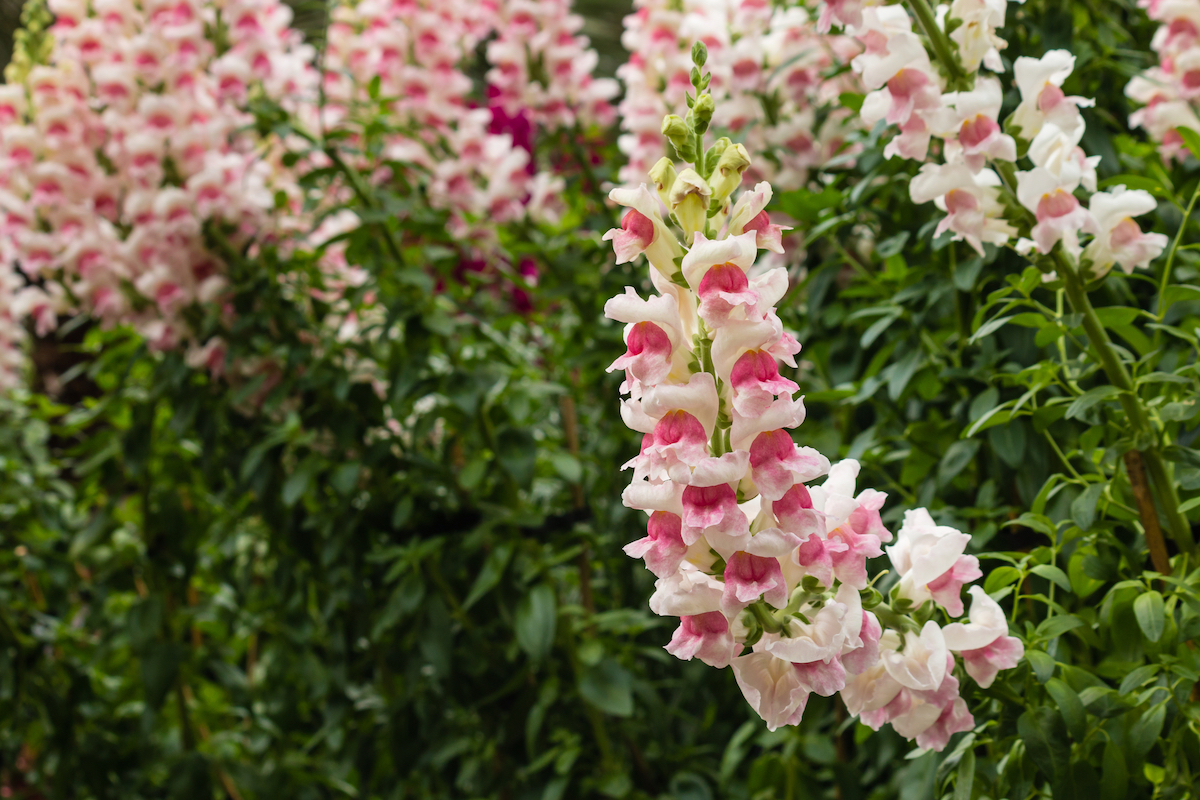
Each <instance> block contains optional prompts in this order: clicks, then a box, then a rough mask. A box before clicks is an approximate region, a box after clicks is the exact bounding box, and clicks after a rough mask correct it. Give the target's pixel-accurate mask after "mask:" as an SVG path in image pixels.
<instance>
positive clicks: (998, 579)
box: [983, 566, 1021, 594]
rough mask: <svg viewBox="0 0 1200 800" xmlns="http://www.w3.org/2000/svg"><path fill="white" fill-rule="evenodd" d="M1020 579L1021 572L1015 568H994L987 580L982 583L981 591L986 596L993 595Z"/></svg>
mask: <svg viewBox="0 0 1200 800" xmlns="http://www.w3.org/2000/svg"><path fill="white" fill-rule="evenodd" d="M1020 577H1021V570H1019V569H1017V568H1016V567H1008V566H1005V567H996V568H995V569H994V570H992V571H991V572H989V573H988V576H987V580H985V581H984V582H983V590H984V591H985V592H987V593H988V594H994V593H995V592H996V591H997V590H998V589H1003V588H1004V587H1005V586H1008V585H1009V584H1011V583H1015V582H1016V581H1017V579H1019V578H1020Z"/></svg>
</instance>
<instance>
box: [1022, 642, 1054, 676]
mask: <svg viewBox="0 0 1200 800" xmlns="http://www.w3.org/2000/svg"><path fill="white" fill-rule="evenodd" d="M1025 660H1026V661H1028V662H1029V666H1031V667H1033V674H1034V675H1036V676H1037V679H1038V683H1045V682H1046V681H1048V680H1050V676H1051V675H1053V674H1054V659H1053V658H1051V657H1050V656H1048V655H1047V654H1046V653H1045V651H1043V650H1026V651H1025Z"/></svg>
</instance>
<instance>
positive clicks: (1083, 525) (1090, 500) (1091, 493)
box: [1071, 483, 1106, 532]
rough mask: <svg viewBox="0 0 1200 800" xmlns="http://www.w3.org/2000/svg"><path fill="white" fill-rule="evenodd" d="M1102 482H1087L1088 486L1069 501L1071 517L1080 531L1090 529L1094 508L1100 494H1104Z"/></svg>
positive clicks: (1094, 517) (1093, 522)
mask: <svg viewBox="0 0 1200 800" xmlns="http://www.w3.org/2000/svg"><path fill="white" fill-rule="evenodd" d="M1105 485H1106V484H1103V483H1092V484H1088V487H1087V488H1086V489H1084V490H1083V492H1082V493H1081V494H1080V495H1079V497H1076V498H1075V500H1074V501H1072V503H1071V518H1072V519H1073V520H1075V524H1076V525H1078V526H1079V529H1080V530H1081V531H1085V532H1086V531H1090V530H1091V529H1092V525H1094V524H1095V522H1096V510H1097V507H1098V506H1099V505H1100V495H1102V494H1104V487H1105Z"/></svg>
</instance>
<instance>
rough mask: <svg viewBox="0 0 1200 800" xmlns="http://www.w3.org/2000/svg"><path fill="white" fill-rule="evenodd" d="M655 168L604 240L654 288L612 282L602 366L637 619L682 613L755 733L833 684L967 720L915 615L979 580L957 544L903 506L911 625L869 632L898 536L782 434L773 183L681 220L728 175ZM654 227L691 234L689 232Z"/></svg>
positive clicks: (900, 706)
mask: <svg viewBox="0 0 1200 800" xmlns="http://www.w3.org/2000/svg"><path fill="white" fill-rule="evenodd" d="M869 11H870V9H868V10H867V12H864V15H868V12H869ZM702 168H703V167H702V166H701V165H697V169H702ZM962 169H963V171H964V172H965V175H966V178H967V181H968V182H969V183H970V184H971V185H972V186H976V184H975V178H974V173H972V172H971V170H970V169H969V168H967V167H966V166H963V167H962ZM747 170H749V167H747ZM654 173H655V175H656V176H659V178H661V180H658V179H657V178H656V182H657V183H658V184H661V185H657V186H656V187H655V188H656V189H657V190H658V191H657V192H652V191H651V190H650V189H649V188H648V187H647V186H646V185H644V184H643V185H642V186H640V187H639V188H637V189H614V190H613V192H612V199H613V200H614V202H617V203H619V204H621V205H624V206H626V207H628V208H630V211H628V212H627V213H626V217H625V220H624V221H623V223H622V226H621V227H620V228H615V229H613V230H612V231H609V233H608V234H607V235H606V236H605V238H606V239H611V240H612V241H613V244H614V251H615V254H616V258H617V261H618V262H625V261H630V260H634V259H637V258H639V256H641V255H644V256H645V257H646V261H647V262H648V263H649V265H650V266H649V277H650V282H651V284H652V285H653V286H654V287H655V289H656V290H657V291H658V294H656V295H653V296H651V297H650V298H649V299H643V298H642V297H641V296H640V295H639V294H638V293H637V292H636V291H635V290H634V289H633V288H626V290H625V293H624V294H622V295H618V296H617V297H615V298H613V299H612V300H610V301H609V302H608V303H607V304H606V306H605V313H606V315H607V316H608V317H609V318H611V319H613V320H615V321H617V322H620V323H623V324H624V325H625V329H624V334H625V336H624V338H625V346H626V352H625V354H624V355H621V356H619V357H618V358H617V360H616V361H614V362H613V365H612V367H611V369H613V370H624V372H625V380H624V382H623V383H622V385H621V392H622V393H623V394H626V395H628V398H627V399H625V400H623V401H622V403H621V412H622V417H623V419H624V420H625V422H626V423H627V424H628V425H629V427H631V428H633V429H634V430H635V431H638V432H640V433H642V434H643V436H642V443H641V448H640V452H639V453H638V455H636V456H635V457H634V458H632V459H630V461H629V462H628V463H626V465H625V467H626V468H627V469H632V470H633V473H634V474H633V482H632V483H631V484H630V486H629V488H628V489H626V491H625V493H624V494H623V501H624V503H625V505H626V506H628V507H630V508H634V509H638V510H641V511H644V512H645V513H646V515H647V517H646V535H645V536H644V537H642V538H640V539H637V540H636V541H633V542H631V543H629V544H628V545H626V547H625V552H626V553H627V554H629V555H630V556H632V557H634V558H641V559H644V560H645V563H646V567H647V568H648V569H649V570H650V571H651V572H653V573H654V575H655V577H656V578H657V581H656V582H655V590H654V594H653V595H652V596H651V598H650V609H651V611H653V612H654V613H656V614H660V615H664V616H674V617H679V618H680V619H679V623H678V626H677V628H676V630H675V633H674V635H673V636H672V637H671V640H670V642H669V643H668V644H667V645H666V649H667V651H668V652H670V653H672V654H673V655H675V656H677V657H679V658H681V659H684V660H690V659H693V658H698V659H700V660H701V661H704V662H705V663H706V664H709V665H710V666H713V667H716V668H724V667H726V666H728V667H730V668H731V669H732V670H733V673H734V676H735V678H736V680H737V684H738V686H739V687H740V688H741V690H742V692H743V694H744V695H745V697H746V700H747V702H748V703H749V704H750V705H751V707H752V708H754V710H755V711H756V712H757V713H758V714H759V715H760V716H761V717H762V718H763V720H764V721H765V723H766V725H767V727H768V729H771V730H774V729H776V728H778V727H781V726H783V725H795V724H797V723H799V722H800V720H801V717H802V716H803V713H804V709H805V707H806V705H807V703H808V699H809V697H810V696H811V695H812V694H814V693H815V694H818V695H820V696H831V695H834V694H838V693H842V694H843V697H844V698H845V699H846V702H847V703H848V705H849V707H850V708H851V710H852V711H854V712H855V713H861V714H862V715H863V720H864V722H866V723H867V724H869V725H872V726H874V727H878V726H879V725H881V724H883V723H884V722H891V723H892V725H893V727H895V728H896V730H897V731H899V732H900V733H902V734H903V735H905V736H907V737H909V738H913V739H916V741H917V742H918V743H919V744H920V745H921V746H922V747H928V748H932V749H938V750H940V749H942V748H944V747H946V745H947V744H948V742H949V739H950V736H951V735H953V734H954V733H957V732H960V731H964V730H968V729H970V728H971V727H973V725H974V721H973V719H972V717H971V714H970V711H969V710H968V709H967V707H966V704H965V702H964V701H963V700H962V698H961V697H959V694H958V687H959V683H958V679H957V678H956V677H955V676H954V672H955V669H956V664H957V662H956V660H955V658H954V656H953V655H952V653H951V650H950V648H949V646H948V645H947V643H946V640H945V637H944V636H943V632H942V628H941V627H940V626H939V625H938V623H937V622H935V621H934V620H933V619H929V617H931V616H932V615H933V609H934V604H935V603H936V604H937V605H940V606H941V607H942V608H944V609H945V610H946V611H948V612H949V613H950V614H951V615H952V616H953V617H957V616H961V615H962V613H963V606H962V600H961V597H960V595H961V589H962V587H963V584H964V583H966V582H969V581H971V580H973V579H975V578H977V577H979V575H980V573H979V570H978V562H977V561H976V559H975V558H974V557H973V556H969V555H966V554H965V553H964V550H965V547H966V544H967V542H969V540H970V537H969V536H967V535H966V534H963V533H961V532H959V531H957V530H954V529H953V528H948V527H944V526H938V525H936V524H934V522H933V520H932V518H931V516H930V515H929V513H928V512H927V511H925V510H924V509H917V510H915V511H910V512H909V513H908V515H907V516H906V519H905V525H904V527H903V528H902V529H901V534H900V539H899V540H898V541H897V542H896V544H895V545H893V546H892V547H889V548H888V553H889V555H890V556H891V558H892V562H893V567H894V569H895V571H896V572H897V573H898V574H899V575H900V580H899V582H898V583H897V584H896V586H895V588H893V589H892V591H891V597H892V602H893V603H895V604H896V608H907V609H910V610H911V612H912V613H913V614H914V615H916V614H919V615H921V617H922V619H923V620H924V622H923V625H919V624H918V622H917V621H916V620H915V619H913V618H912V617H903V616H902V615H901V613H900V612H898V611H891V610H889V613H888V614H887V615H885V617H884V619H886V621H887V624H886V625H884V624H883V623H882V622H881V618H880V617H878V616H877V615H876V614H875V613H873V612H872V610H871V609H870V608H864V597H871V598H874V599H875V600H877V599H878V595H877V594H875V593H874V590H873V589H871V588H870V575H869V572H868V566H867V564H868V561H869V559H871V558H875V557H877V556H880V555H882V554H883V545H884V544H886V543H889V542H891V541H892V538H893V537H892V534H891V532H890V531H889V530H888V529H887V527H886V526H885V524H884V522H883V517H882V515H881V512H882V510H883V506H884V503H885V501H886V499H887V496H886V495H885V494H883V493H882V492H877V491H875V490H873V489H870V488H866V489H863V488H859V487H858V485H857V484H858V482H859V481H858V479H859V471H860V470H859V464H858V462H856V461H853V460H849V459H848V460H845V461H841V462H838V463H836V464H830V462H829V460H828V459H826V458H825V457H824V456H823V455H821V454H820V453H819V452H817V451H816V450H815V449H813V448H811V447H803V446H800V445H799V444H797V440H796V433H795V429H796V428H798V427H799V426H800V425H801V423H803V421H804V404H803V398H800V397H797V396H796V392H797V391H798V388H799V387H798V385H797V383H796V382H795V380H794V379H793V378H794V376H795V371H796V369H797V362H796V360H795V356H796V355H797V354H798V353H799V352H800V344H799V343H798V342H797V341H796V340H795V338H794V337H793V336H791V335H790V334H789V333H787V332H786V331H785V330H784V328H783V325H782V323H781V322H780V320H779V317H778V315H777V313H776V311H775V305H776V304H777V303H778V302H779V301H780V300H781V299H782V298H783V296H784V295H785V294H786V292H787V288H788V283H789V281H788V277H787V273H786V272H785V271H784V270H783V269H780V268H775V269H766V270H763V269H762V268H761V266H760V265H759V264H758V263H757V262H758V253H759V250H760V249H773V248H774V247H776V246H778V245H780V239H779V237H778V235H777V234H776V233H775V230H776V226H775V225H774V224H773V223H772V222H771V220H770V217H769V215H768V214H767V212H766V211H765V207H766V204H767V202H768V201H769V199H770V196H771V187H770V185H769V184H767V183H765V182H760V183H759V184H757V185H756V186H754V187H753V188H748V189H745V190H744V191H743V192H742V193H741V196H740V197H737V198H736V199H735V198H729V201H728V202H726V203H724V204H722V205H720V206H717V207H716V208H714V209H712V210H711V212H706V213H705V214H703V215H702V216H701V218H700V219H699V220H698V221H697V220H691V219H688V217H687V214H686V213H680V210H681V208H683V206H684V204H685V203H689V202H695V201H694V200H693V199H692V198H694V197H695V193H694V192H690V191H689V188H695V187H699V186H703V185H710V186H711V185H713V184H714V182H715V181H718V180H724V178H720V177H717V176H706V175H703V174H700V173H699V172H697V171H696V170H694V169H688V170H676V169H675V167H674V165H673V164H663V163H662V162H660V163H659V164H657V165H656V167H655V171H654ZM672 177H673V179H674V181H675V185H668V182H669V180H670V179H671V178H672ZM706 182H707V184H706ZM713 194H714V195H719V191H714V193H713ZM664 203H665V204H667V206H668V207H664V206H663V205H662V204H664ZM668 220H676V221H680V222H681V223H682V224H683V226H684V227H685V229H692V228H694V229H693V230H690V233H691V235H690V241H681V240H680V238H679V235H678V234H677V233H676V232H675V230H674V229H673V228H672V226H671V225H670V224H669V223H668ZM822 478H824V480H823V481H822ZM900 601H904V603H901V602H900ZM976 609H978V611H977V610H976ZM972 614H973V616H972V618H971V622H970V623H967V625H968V626H971V625H974V626H975V627H970V628H969V631H970V635H967V636H958V638H955V639H954V643H955V646H956V647H958V646H960V645H961V646H962V647H967V646H968V645H969V646H970V648H971V649H970V650H968V651H966V652H964V656H963V657H964V663H966V664H969V667H968V670H969V674H972V675H975V674H978V675H980V676H983V677H985V678H988V676H989V675H991V676H992V677H994V674H993V673H989V670H991V669H993V668H995V669H997V670H998V669H1001V668H1007V667H1009V666H1013V665H1015V661H1013V663H1012V664H1010V663H1009V662H1010V661H1012V658H1011V656H1012V653H1013V652H1015V651H1014V650H1013V648H1012V647H1011V645H1009V644H1008V643H1007V642H1000V643H999V644H997V641H998V636H999V634H997V635H996V636H992V628H993V627H994V624H995V623H994V620H993V619H992V618H991V617H986V608H985V606H983V605H981V604H980V603H979V601H976V604H975V606H973V607H972ZM980 615H984V616H980ZM976 617H979V620H976ZM984 617H986V619H985V618H984ZM977 622H978V624H976V623H977ZM980 625H986V626H990V627H988V628H987V632H986V634H985V635H981V634H979V633H977V632H976V630H977V628H979V626H980ZM893 626H898V628H894V627H893ZM960 627H962V626H960ZM948 630H950V629H948ZM953 630H955V631H957V630H958V629H957V628H955V629H953ZM1004 633H1007V627H1005V629H1004ZM964 643H965V644H964ZM967 659H969V661H968V660H967ZM971 670H973V671H971ZM989 680H990V678H989Z"/></svg>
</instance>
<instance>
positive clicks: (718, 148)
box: [704, 136, 733, 175]
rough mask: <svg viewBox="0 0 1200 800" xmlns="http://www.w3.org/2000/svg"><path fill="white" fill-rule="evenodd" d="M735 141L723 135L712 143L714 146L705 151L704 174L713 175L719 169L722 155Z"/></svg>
mask: <svg viewBox="0 0 1200 800" xmlns="http://www.w3.org/2000/svg"><path fill="white" fill-rule="evenodd" d="M731 144H733V142H731V141H729V137H728V136H722V137H721V138H720V139H717V140H716V141H715V142H713V143H712V147H709V148H708V150H707V151H706V152H705V153H704V174H705V175H712V174H713V172H715V171H716V169H717V163H718V162H720V160H721V156H722V155H723V154H724V153H725V148H727V147H729V145H731Z"/></svg>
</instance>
